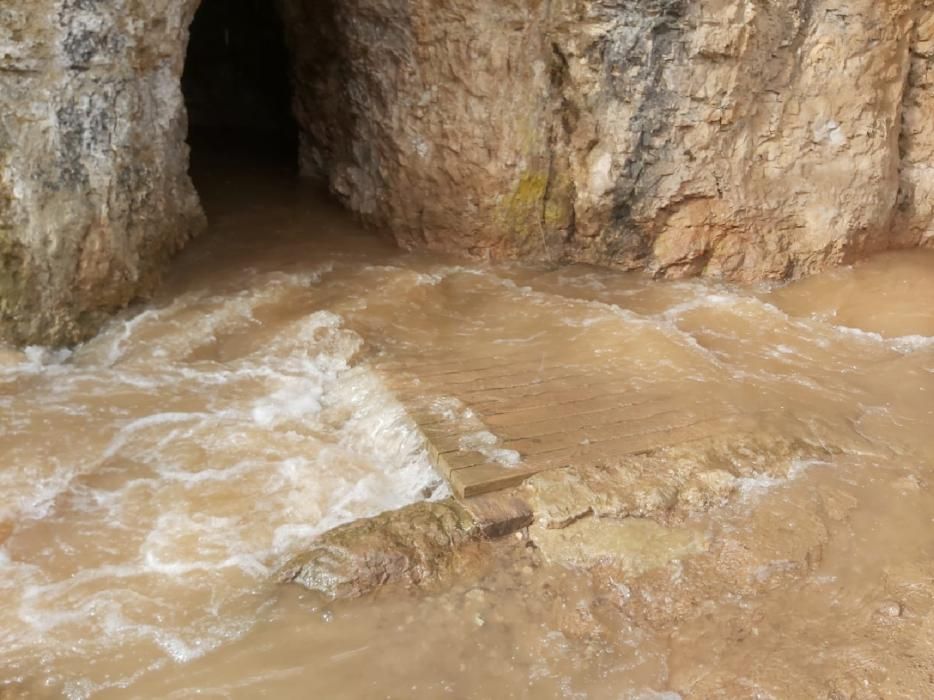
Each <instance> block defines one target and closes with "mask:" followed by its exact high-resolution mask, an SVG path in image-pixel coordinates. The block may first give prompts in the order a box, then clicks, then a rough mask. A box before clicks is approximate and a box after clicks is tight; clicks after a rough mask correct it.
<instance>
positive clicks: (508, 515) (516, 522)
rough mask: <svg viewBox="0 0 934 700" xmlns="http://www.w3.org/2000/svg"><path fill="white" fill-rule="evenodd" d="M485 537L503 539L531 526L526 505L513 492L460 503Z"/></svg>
mask: <svg viewBox="0 0 934 700" xmlns="http://www.w3.org/2000/svg"><path fill="white" fill-rule="evenodd" d="M462 503H463V505H464V507H465V508H466V509H467V511H468V512H469V513H470V514H471V515H472V516H473V519H474V521H475V522H476V523H477V527H479V528H480V531H481V532H482V533H483V535H484V536H485V537H490V538H495V537H505V536H506V535H510V534H512V533H513V532H516V531H518V530H521V529H522V528H525V527H528V526H529V525H531V524H532V520H533V518H534V516H533V513H532V509H531V507H530V506H529V504H528V503H526V502H525V501H524V500H523V499H522V498H520V497H519V496H518V495H517V494H516V493H515V492H513V491H499V492H495V493H487V494H483V495H480V496H473V497H472V498H465V499H464V500H463V501H462Z"/></svg>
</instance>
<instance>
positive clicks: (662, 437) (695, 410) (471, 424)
mask: <svg viewBox="0 0 934 700" xmlns="http://www.w3.org/2000/svg"><path fill="white" fill-rule="evenodd" d="M375 367H376V370H377V371H378V372H379V373H380V375H381V376H382V379H383V381H384V382H385V384H386V385H387V387H388V388H389V389H390V390H391V391H393V392H394V393H395V394H396V396H397V397H398V398H399V400H400V401H401V402H402V403H403V405H404V406H405V408H406V410H407V411H408V412H409V414H410V415H411V416H412V417H413V419H414V420H415V422H416V423H417V424H418V426H419V428H420V429H421V430H422V431H423V433H424V435H425V437H426V438H427V441H428V443H429V452H430V455H431V458H432V459H433V461H434V464H435V467H436V468H437V469H438V470H439V472H440V473H441V474H442V475H443V476H444V477H445V478H446V479H447V481H448V483H449V484H450V486H451V488H452V490H453V491H454V493H455V495H456V496H458V497H460V498H462V499H464V498H471V497H475V496H478V495H481V494H487V493H491V492H495V491H499V490H501V489H506V488H509V487H512V486H516V485H518V484H519V483H521V482H522V481H524V480H525V479H527V478H528V477H530V476H532V475H534V474H537V473H539V472H542V471H545V470H549V469H556V468H561V467H565V466H571V465H576V466H590V465H600V464H606V463H608V462H612V461H613V460H614V459H619V458H620V457H621V456H624V455H631V454H638V453H642V452H647V451H650V450H653V449H657V448H660V447H665V446H669V445H676V444H681V443H685V442H690V441H694V440H699V439H702V438H707V437H710V436H712V435H717V434H724V433H735V432H747V431H750V430H753V429H755V427H756V425H757V424H758V423H759V421H760V417H758V416H755V415H745V414H742V413H741V412H739V411H737V409H736V407H735V406H731V405H729V404H727V403H725V402H724V401H723V400H717V399H716V398H713V397H710V396H709V395H698V392H693V393H692V392H689V391H685V384H684V382H683V381H682V382H670V383H659V382H656V383H653V384H651V385H650V386H649V388H645V387H644V386H641V387H640V386H639V384H640V383H639V382H637V381H634V379H633V378H632V377H626V376H625V374H623V373H614V372H606V371H603V370H601V368H600V367H599V366H596V365H591V366H587V365H577V366H568V365H563V364H561V363H559V362H550V361H548V359H547V358H536V359H534V360H530V359H529V358H527V357H522V356H520V355H519V354H512V355H507V356H490V357H450V358H447V359H445V360H444V361H438V360H437V359H432V358H429V357H425V358H418V357H413V358H408V359H407V360H405V361H387V360H383V361H377V362H376V364H375Z"/></svg>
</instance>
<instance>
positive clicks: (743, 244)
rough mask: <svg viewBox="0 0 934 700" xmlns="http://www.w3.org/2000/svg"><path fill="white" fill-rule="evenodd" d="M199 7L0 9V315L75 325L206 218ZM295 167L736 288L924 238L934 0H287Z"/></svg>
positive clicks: (501, 244) (533, 242)
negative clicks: (193, 170) (194, 125)
mask: <svg viewBox="0 0 934 700" xmlns="http://www.w3.org/2000/svg"><path fill="white" fill-rule="evenodd" d="M198 5H199V0H153V1H152V2H148V3H138V2H130V0H114V2H109V3H102V2H96V1H93V0H30V1H29V2H26V1H25V0H14V1H13V2H7V3H5V4H4V6H3V8H0V98H2V100H3V107H4V108H3V110H2V112H0V327H2V329H3V330H2V333H3V335H5V336H6V337H9V338H13V339H14V340H18V341H30V342H35V341H40V342H70V341H74V340H77V339H80V338H82V337H85V336H86V335H87V334H89V333H91V332H93V330H94V329H95V328H96V326H97V324H98V323H99V322H100V320H101V319H102V318H103V317H104V316H105V315H106V314H107V313H108V312H109V311H111V310H113V309H115V308H118V307H120V306H122V305H124V304H126V303H127V302H128V301H129V300H131V299H133V298H134V297H136V296H139V295H144V294H145V293H146V292H147V291H148V290H149V288H150V287H151V286H152V284H153V282H154V280H155V272H156V271H157V270H158V269H159V267H160V265H161V263H162V261H163V260H164V259H165V258H166V257H167V256H168V255H169V254H170V253H171V252H173V251H174V250H177V249H178V247H179V246H180V245H182V244H183V243H184V242H185V241H186V240H187V239H188V238H189V237H190V235H191V234H192V232H193V231H195V230H196V229H197V228H198V226H200V225H201V222H202V218H201V214H200V210H199V205H198V201H197V197H196V194H195V192H194V190H193V188H192V186H191V183H190V181H189V179H188V177H187V175H186V166H187V159H188V151H187V147H186V145H185V134H186V129H185V122H186V119H185V109H184V104H183V100H182V96H181V90H180V78H181V75H182V71H183V67H184V61H185V56H186V46H187V36H188V28H189V26H190V23H191V21H192V18H193V17H194V13H195V11H196V9H197V6H198ZM278 7H279V10H280V14H281V16H282V19H283V26H284V29H285V34H286V41H287V44H288V45H289V46H290V48H291V54H292V80H293V91H294V95H293V101H294V112H295V116H296V120H297V122H298V125H299V128H300V130H301V141H302V144H301V148H300V155H299V159H300V163H301V166H302V170H303V171H304V172H305V173H306V174H315V175H318V176H322V177H324V178H326V179H327V181H328V182H329V184H330V187H331V189H332V190H333V191H334V192H335V193H336V194H337V195H338V197H340V199H341V200H342V201H343V202H344V203H346V204H347V206H348V207H349V208H351V209H352V210H354V211H356V212H358V213H359V214H360V215H361V216H362V218H363V219H364V220H365V221H367V222H368V223H370V224H372V225H373V226H374V227H376V228H377V229H379V230H381V231H389V232H391V233H392V234H393V235H394V236H395V237H396V239H397V240H398V241H399V242H400V243H401V244H402V245H404V246H410V247H427V248H431V249H437V250H445V251H456V252H462V253H466V254H469V255H472V256H475V257H478V258H491V257H515V256H524V257H532V258H540V259H544V260H549V261H575V260H577V261H585V262H592V263H598V264H607V265H614V266H619V267H621V268H626V269H635V268H644V269H647V270H649V271H650V272H652V273H653V274H657V275H664V276H680V275H688V274H708V275H716V276H722V277H726V278H730V279H739V280H751V279H760V278H779V277H789V276H798V275H803V274H807V273H810V272H814V271H816V270H819V269H821V268H822V267H825V266H827V265H830V264H835V263H840V262H846V261H848V260H850V259H853V258H854V257H856V256H859V255H862V254H865V253H868V252H871V251H874V250H880V249H885V248H890V247H908V246H918V245H931V244H934V196H932V195H934V117H932V114H934V1H932V0H891V1H889V2H884V3H882V2H878V0H772V1H770V2H764V0H692V1H690V2H689V1H688V0H646V1H644V2H635V1H633V0H624V1H623V2H620V1H619V0H596V1H593V0H547V1H543V2H527V1H523V2H519V0H499V1H497V2H494V1H493V0H459V1H458V2H450V1H449V0H442V1H441V2H431V3H429V2H427V1H426V0H408V1H407V2H404V3H400V2H388V1H387V0H279V1H278Z"/></svg>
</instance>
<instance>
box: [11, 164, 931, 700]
mask: <svg viewBox="0 0 934 700" xmlns="http://www.w3.org/2000/svg"><path fill="white" fill-rule="evenodd" d="M212 187H213V189H212V188H209V190H208V191H207V192H205V195H206V201H207V202H208V208H209V214H211V217H212V229H211V231H210V232H209V233H208V234H206V235H205V236H204V237H203V238H201V239H200V240H198V241H196V242H195V243H193V244H192V245H191V247H190V248H189V249H188V250H187V251H186V252H185V253H184V254H183V256H182V257H181V259H180V260H179V261H178V262H177V263H176V265H175V266H174V268H173V271H172V274H171V277H170V278H169V279H168V280H167V284H166V285H165V287H164V289H163V292H162V293H161V295H160V296H159V297H158V298H157V299H155V300H153V301H152V302H151V303H150V304H148V305H146V306H145V307H142V308H136V309H133V310H131V312H128V313H127V314H126V315H125V316H124V317H123V318H122V319H118V320H115V321H113V322H112V323H111V324H110V326H109V327H108V328H107V329H106V330H105V331H104V332H103V333H102V334H101V335H100V336H99V337H97V338H95V339H94V340H92V341H90V342H88V343H86V344H85V345H83V346H81V347H78V348H76V349H74V350H73V351H69V352H65V351H62V352H54V351H50V350H46V349H41V348H29V349H27V350H25V351H24V352H19V351H14V350H12V349H5V350H3V349H0V420H2V432H0V455H2V462H0V493H2V494H3V501H2V504H0V601H2V603H0V682H2V683H4V684H5V685H0V697H3V698H6V697H8V696H9V697H11V698H13V697H21V696H22V697H62V696H66V697H69V698H86V697H95V698H98V697H100V698H110V697H121V698H123V697H136V698H154V697H173V698H185V697H191V696H193V695H196V694H197V695H200V696H204V697H231V698H251V697H258V696H261V695H264V696H268V697H275V698H292V697H294V698H309V697H318V698H337V697H359V698H365V697H386V698H403V697H405V698H413V697H425V698H429V697H430V698H434V697H441V696H445V697H454V698H468V697H469V698H492V697H512V698H548V697H574V698H645V699H648V698H656V699H658V700H661V699H663V698H664V699H674V698H678V697H682V696H683V697H703V698H707V697H731V698H733V697H750V698H752V697H762V698H766V697H769V698H771V697H818V696H819V697H832V698H857V697H859V698H870V697H873V698H874V697H906V698H908V697H934V686H932V685H931V684H932V681H931V678H932V675H931V674H932V673H934V666H932V661H931V659H932V658H934V565H932V562H934V492H932V491H931V489H930V488H929V485H930V483H931V480H932V478H934V471H932V469H934V430H932V428H934V304H932V301H934V253H931V252H912V253H897V254H886V255H881V256H879V257H876V258H874V259H872V260H869V261H866V262H863V263H860V264H857V265H855V266H853V267H848V268H842V269H839V270H836V271H833V272H830V273H827V274H824V275H822V276H819V277H816V278H812V279H809V280H806V281H803V282H799V283H794V284H789V285H784V286H772V287H765V286H762V287H756V288H738V287H733V286H727V285H722V284H718V283H716V282H710V281H697V280H694V281H674V282H659V281H651V280H649V279H648V278H647V277H645V276H643V275H641V274H621V273H618V272H612V271H606V270H599V269H593V268H587V267H583V266H573V267H566V268H557V269H556V268H552V267H547V266H532V265H518V264H515V265H507V264H503V265H488V266H487V265H477V266H473V265H468V264H464V263H459V262H457V261H454V260H449V259H442V258H438V257H432V256H430V255H425V254H412V253H404V252H400V251H397V250H395V249H393V248H391V247H390V246H388V245H386V244H384V243H382V242H380V241H378V240H376V239H373V238H371V237H369V236H367V235H364V234H362V233H361V232H359V231H358V230H357V229H356V228H355V227H354V225H353V224H352V223H351V222H350V221H349V220H348V219H347V218H346V216H345V215H344V214H343V213H341V212H339V211H337V210H335V209H334V208H333V207H331V206H330V205H328V204H327V203H325V202H324V200H323V199H321V198H319V197H317V196H315V195H314V194H309V192H308V191H307V190H306V189H304V186H302V185H293V186H283V185H282V184H281V183H279V182H271V183H270V184H269V185H267V186H266V189H265V190H263V188H262V187H259V188H258V187H257V186H255V185H254V184H249V183H245V182H241V181H240V180H239V179H237V177H235V176H233V175H231V176H228V177H227V178H226V179H223V178H222V179H218V180H217V181H216V182H215V183H214V184H213V186H212ZM247 191H248V192H249V194H248V195H247V194H246V192H247ZM539 325H540V326H541V328H542V329H544V330H541V332H538V331H537V327H538V326H539ZM556 328H557V329H559V331H560V329H561V328H563V329H564V330H563V331H560V332H559V331H556V330H555V329H556ZM556 333H557V335H556ZM542 334H544V336H543V335H542ZM562 334H563V335H562ZM594 334H609V335H608V336H606V337H607V338H611V339H612V338H617V337H618V338H620V339H625V346H626V347H627V348H630V349H635V350H633V353H634V360H633V362H634V363H636V364H635V365H634V366H637V367H638V374H639V375H640V376H639V378H640V380H641V381H642V382H643V383H645V382H648V383H651V382H652V381H655V380H659V381H661V380H665V381H671V380H672V378H682V377H683V378H684V379H685V381H690V380H691V378H692V377H695V376H696V377H699V378H700V381H701V382H702V384H701V386H702V389H703V393H704V394H705V395H707V396H708V397H709V399H710V400H711V401H716V400H718V396H717V393H718V391H723V392H730V396H731V399H730V400H731V401H734V403H735V401H736V396H738V395H744V396H745V399H744V400H746V401H747V403H746V404H745V405H746V406H747V407H749V408H750V410H751V409H754V408H760V407H762V405H764V404H774V403H775V402H782V401H784V400H785V399H787V402H788V405H789V406H791V407H796V406H807V407H809V412H808V414H807V416H806V417H800V420H802V421H803V420H807V421H812V422H815V421H816V422H820V423H821V424H822V426H823V428H822V430H823V431H824V432H823V433H822V434H824V435H827V436H829V439H832V440H837V438H839V440H837V442H838V444H840V445H847V446H852V445H858V446H859V448H858V449H857V448H851V449H850V448H848V451H845V452H844V453H842V454H840V455H838V457H835V458H833V459H831V460H829V461H828V462H823V463H819V464H810V465H809V466H807V468H800V469H795V470H793V471H792V472H791V473H789V474H788V475H783V476H781V477H768V478H766V477H762V478H759V479H747V480H745V481H743V482H742V483H741V485H740V488H741V490H742V492H743V497H742V498H739V499H737V500H736V501H735V502H731V504H730V505H729V506H728V507H726V506H725V507H724V508H722V509H719V510H717V509H713V510H710V511H709V512H704V513H702V514H699V515H697V516H696V517H695V518H694V519H693V520H692V521H691V522H690V523H689V526H690V527H694V528H696V529H697V530H699V531H703V532H704V533H706V535H705V536H706V537H707V538H708V540H711V541H718V540H719V541H721V542H724V541H726V542H729V543H732V544H731V545H730V546H725V545H723V546H720V547H719V549H718V548H717V547H714V546H711V547H710V548H709V551H708V553H707V554H700V555H697V557H698V558H703V557H704V556H707V557H711V556H714V555H712V554H710V551H714V550H716V551H717V552H719V554H717V555H716V556H717V557H718V559H717V560H716V561H715V562H714V564H715V566H714V567H713V569H710V570H717V571H719V572H721V573H722V572H729V574H730V575H726V574H724V575H723V576H721V577H720V578H717V577H716V576H714V577H711V576H706V575H705V576H701V575H700V574H692V569H691V565H689V563H686V562H683V561H675V562H669V563H668V564H667V565H665V566H664V567H662V568H661V569H660V570H658V571H654V572H649V573H646V574H644V575H641V576H633V577H632V580H627V581H626V582H625V583H623V582H620V581H615V582H614V584H613V585H612V586H609V587H608V586H607V585H604V584H605V582H603V583H601V582H600V581H597V580H595V579H594V578H593V577H592V575H591V574H589V573H587V572H583V571H576V570H574V569H568V568H562V567H560V566H556V565H553V564H547V563H544V562H542V561H541V560H540V559H539V558H536V556H535V553H534V552H533V551H531V548H528V547H526V548H523V549H522V550H520V554H515V551H514V549H509V548H508V547H507V546H506V545H503V548H502V551H500V550H496V551H497V552H498V553H497V554H496V555H495V556H492V558H491V561H490V562H489V565H488V566H486V567H483V566H479V567H478V568H477V570H476V571H473V572H470V573H469V574H465V575H464V577H463V580H460V581H457V582H455V583H453V584H451V585H449V586H447V587H444V588H442V589H440V590H438V591H426V592H420V593H417V594H416V593H413V592H406V591H389V590H387V591H383V592H381V593H379V594H378V595H376V596H375V597H372V598H370V599H367V600H362V601H356V602H349V603H334V604H330V605H325V604H323V603H322V602H321V601H320V600H318V599H316V598H314V597H313V596H311V595H309V594H307V593H304V592H301V591H300V590H298V589H297V588H294V587H292V586H283V585H281V584H277V583H276V581H275V574H276V571H277V569H278V568H279V567H280V566H281V565H282V564H283V563H284V562H286V561H287V560H288V559H289V558H291V557H293V556H294V555H296V554H298V553H299V552H301V551H302V550H303V548H305V547H307V545H308V542H309V541H310V540H311V539H312V538H313V537H314V536H315V535H317V534H318V533H321V532H322V531H324V530H326V529H328V528H331V527H334V526H335V525H338V524H340V523H344V522H347V521H349V520H352V519H355V518H358V517H361V516H368V515H373V514H376V513H379V512H381V511H384V510H387V509H392V508H397V507H400V506H403V505H405V504H408V503H411V502H414V501H416V500H419V499H424V498H436V497H440V496H443V495H445V492H446V487H445V486H444V485H443V484H442V483H441V482H440V480H439V478H438V477H437V476H436V475H435V474H434V472H433V471H432V468H431V466H430V464H429V461H428V459H427V457H426V453H425V451H424V449H423V446H422V444H421V441H420V438H419V436H418V434H417V432H416V431H415V429H414V427H413V425H412V424H411V422H410V421H409V420H408V419H407V417H406V415H405V412H404V410H403V409H402V407H401V406H400V405H399V404H398V403H397V402H396V401H395V400H394V398H393V396H392V395H390V394H389V393H388V392H387V391H386V390H385V389H384V388H383V387H382V385H381V384H380V383H379V382H378V381H377V380H376V379H375V377H374V375H373V373H372V371H371V370H370V369H369V368H368V363H369V361H370V358H371V356H373V355H379V354H380V353H382V354H383V355H385V354H387V353H388V354H393V355H395V356H397V357H398V358H399V359H401V360H404V359H405V356H406V352H407V351H411V350H418V349H419V348H422V347H424V346H426V344H430V345H431V347H432V349H433V351H434V352H436V353H437V354H439V355H443V353H444V352H445V351H446V350H447V349H450V350H451V351H452V352H453V351H455V350H460V349H463V348H464V347H469V346H470V344H471V343H490V342H496V343H499V344H500V346H502V345H503V344H506V345H509V346H511V347H513V348H515V349H521V348H523V347H525V345H529V346H530V347H532V346H534V344H535V343H540V342H541V338H542V337H545V338H546V339H547V340H548V342H549V343H551V344H552V345H551V351H552V352H553V353H557V354H559V355H560V353H561V352H563V351H566V352H568V353H569V354H572V353H574V352H577V351H576V350H575V347H577V346H576V345H575V344H576V343H577V342H578V341H580V342H583V343H584V344H585V345H587V343H592V341H593V340H594V337H595V336H594ZM493 336H496V339H495V340H492V341H491V338H493ZM585 336H587V337H586V338H585ZM555 338H560V339H561V340H562V341H563V343H564V345H563V346H560V347H555V346H554V342H553V341H554V339H555ZM364 339H366V341H367V342H366V343H365V342H364ZM640 339H641V340H640ZM597 340H599V338H597ZM369 341H372V342H373V344H372V347H371V346H370V342H369ZM621 342H622V340H621ZM640 343H642V344H644V347H645V348H648V349H649V350H647V351H646V352H641V353H640V352H639V351H638V346H639V345H640ZM588 347H589V346H588ZM611 357H612V355H611ZM613 361H616V360H615V359H614V360H613ZM694 386H695V387H696V386H697V384H695V385H694ZM744 392H745V394H744ZM796 415H798V414H796V413H795V410H792V412H791V417H790V418H789V419H788V420H792V421H793V420H796ZM783 420H784V419H783ZM778 427H779V428H781V426H778ZM762 457H763V456H762V455H759V456H758V458H762ZM764 457H765V458H767V457H768V455H765V456H764ZM510 546H512V547H513V548H515V546H516V545H510ZM791 550H794V551H791ZM731 552H732V554H730V553H731ZM801 562H806V563H805V564H801ZM744 567H745V568H744ZM698 570H700V569H698ZM747 571H753V575H751V579H749V577H746V578H744V576H746V573H745V572H747ZM747 579H749V580H752V583H751V584H750V583H748V582H747ZM3 688H5V689H3ZM833 693H838V694H836V695H834V694H833Z"/></svg>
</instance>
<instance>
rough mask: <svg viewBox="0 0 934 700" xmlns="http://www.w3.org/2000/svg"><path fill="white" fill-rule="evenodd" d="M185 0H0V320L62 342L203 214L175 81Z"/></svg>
mask: <svg viewBox="0 0 934 700" xmlns="http://www.w3.org/2000/svg"><path fill="white" fill-rule="evenodd" d="M193 12H194V3H192V2H188V3H179V2H174V1H173V0H159V1H156V2H147V3H139V2H131V1H130V0H117V1H116V2H106V3H103V2H92V1H88V0H29V2H5V3H3V7H2V8H0V101H2V107H3V108H2V110H0V329H2V336H5V337H7V338H10V339H12V340H14V341H17V342H33V343H36V342H38V343H67V342H73V341H76V340H79V339H81V338H84V337H86V336H87V335H89V334H90V333H92V332H94V331H95V330H96V329H97V327H98V326H99V324H100V323H101V322H102V320H103V319H104V318H105V317H106V315H107V314H108V312H110V311H112V310H114V309H116V308H119V307H121V306H124V305H125V304H126V303H128V302H129V301H131V300H132V299H133V298H135V297H137V296H139V295H142V294H145V293H146V292H147V291H148V290H149V289H150V288H151V287H152V286H153V284H154V283H155V281H156V278H157V273H158V271H159V269H160V267H161V266H162V263H163V262H164V261H165V259H166V258H167V257H168V256H169V255H170V254H171V253H173V252H174V251H176V250H178V249H179V248H180V247H181V246H182V245H183V244H184V243H185V241H186V240H188V238H189V237H190V236H191V234H192V233H193V232H194V231H195V230H197V228H198V227H199V226H200V225H201V223H202V215H201V210H200V206H199V203H198V198H197V195H196V193H195V190H194V188H193V187H192V185H191V182H190V180H189V179H188V175H187V172H186V171H187V167H188V148H187V146H186V145H185V111H184V104H183V102H182V96H181V89H180V76H181V72H182V67H183V61H184V46H185V37H186V35H187V31H188V26H189V24H190V23H191V19H192V16H193Z"/></svg>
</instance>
